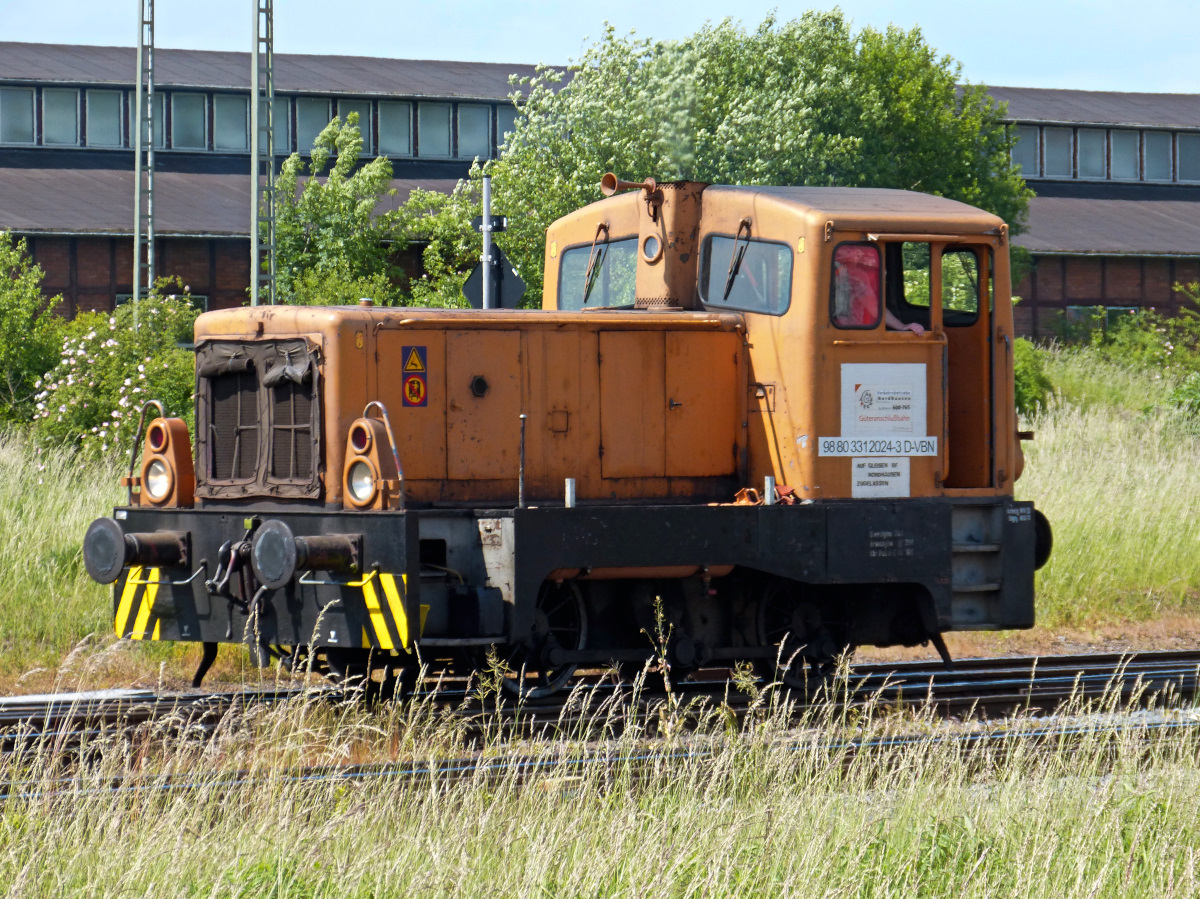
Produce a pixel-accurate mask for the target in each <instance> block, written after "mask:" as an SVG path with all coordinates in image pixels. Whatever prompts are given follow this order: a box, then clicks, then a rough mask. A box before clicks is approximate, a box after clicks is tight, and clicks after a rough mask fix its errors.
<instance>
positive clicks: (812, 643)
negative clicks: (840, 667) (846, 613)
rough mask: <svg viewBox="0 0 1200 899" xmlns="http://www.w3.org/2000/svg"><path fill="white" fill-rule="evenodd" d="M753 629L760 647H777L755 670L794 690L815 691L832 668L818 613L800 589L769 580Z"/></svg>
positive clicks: (831, 655) (832, 657) (829, 645)
mask: <svg viewBox="0 0 1200 899" xmlns="http://www.w3.org/2000/svg"><path fill="white" fill-rule="evenodd" d="M756 628H757V631H758V640H759V645H760V646H775V647H778V651H777V653H776V654H775V656H774V657H773V658H770V659H763V660H761V662H759V663H758V664H757V665H756V668H757V669H758V673H759V674H760V675H761V676H762V677H763V678H764V679H766V680H778V681H781V682H782V683H783V685H784V686H786V687H789V688H791V689H793V690H802V691H804V692H806V693H814V692H816V690H817V688H819V687H820V686H821V684H822V683H824V681H825V679H826V677H827V676H828V673H829V672H830V671H832V670H833V665H834V663H835V655H834V651H833V647H832V641H831V640H830V639H829V635H828V632H827V631H826V630H825V627H824V625H823V624H822V622H821V613H820V612H819V611H818V610H817V608H816V606H814V605H813V604H812V603H810V602H806V601H805V600H804V598H803V595H802V593H801V592H800V588H799V587H797V585H795V584H788V583H786V582H784V581H778V580H776V581H771V582H770V583H769V584H768V585H767V587H766V589H765V590H763V592H762V595H761V596H760V597H759V600H758V610H757V613H756Z"/></svg>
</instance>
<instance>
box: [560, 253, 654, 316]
mask: <svg viewBox="0 0 1200 899" xmlns="http://www.w3.org/2000/svg"><path fill="white" fill-rule="evenodd" d="M637 249H638V239H637V238H636V237H628V238H622V239H620V240H603V241H597V242H596V243H595V244H594V245H593V244H590V243H588V244H580V245H579V246H577V247H571V248H569V249H567V250H564V251H563V254H562V262H560V263H559V266H558V308H559V309H569V310H580V309H605V308H607V309H611V308H614V307H632V306H633V304H634V301H635V300H636V298H637V292H636V285H637Z"/></svg>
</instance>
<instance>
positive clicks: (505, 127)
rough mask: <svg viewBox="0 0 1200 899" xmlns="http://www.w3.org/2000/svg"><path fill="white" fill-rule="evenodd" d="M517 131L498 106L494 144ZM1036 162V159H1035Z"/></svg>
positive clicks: (510, 115) (508, 109) (512, 111)
mask: <svg viewBox="0 0 1200 899" xmlns="http://www.w3.org/2000/svg"><path fill="white" fill-rule="evenodd" d="M516 130H517V107H515V106H499V107H497V108H496V143H497V144H498V145H499V146H501V147H503V146H504V139H505V137H506V136H507V135H509V134H512V133H513V132H514V131H516ZM1033 132H1034V144H1035V146H1036V143H1037V129H1036V128H1034V129H1033ZM1035 161H1036V159H1035Z"/></svg>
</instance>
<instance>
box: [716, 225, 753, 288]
mask: <svg viewBox="0 0 1200 899" xmlns="http://www.w3.org/2000/svg"><path fill="white" fill-rule="evenodd" d="M743 231H745V232H746V242H745V243H743V244H742V245H741V247H740V248H739V247H738V242H739V241H740V240H741V239H742V232H743ZM749 248H750V219H742V221H741V224H739V225H738V230H737V235H736V236H735V237H734V238H733V252H732V253H730V254H729V269H728V270H727V271H726V272H725V292H724V293H722V294H721V302H722V303H724V302H725V301H726V300H728V299H729V292H730V291H731V290H733V282H734V280H736V279H737V276H738V272H739V271H740V270H741V268H742V259H743V258H744V257H745V255H746V250H748V249H749Z"/></svg>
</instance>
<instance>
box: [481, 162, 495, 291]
mask: <svg viewBox="0 0 1200 899" xmlns="http://www.w3.org/2000/svg"><path fill="white" fill-rule="evenodd" d="M482 274H483V308H484V309H494V308H496V298H495V297H494V296H493V295H492V294H493V291H494V287H495V285H494V284H493V282H492V176H491V175H484V176H483V272H482Z"/></svg>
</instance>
